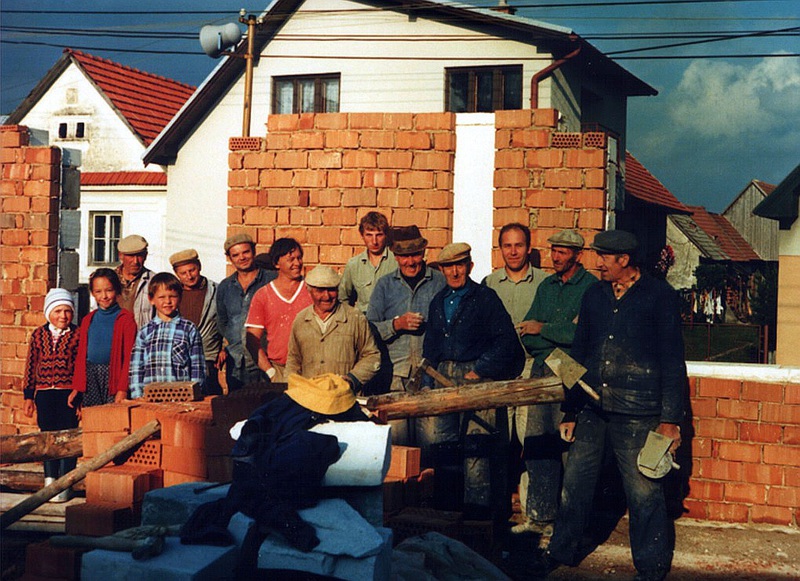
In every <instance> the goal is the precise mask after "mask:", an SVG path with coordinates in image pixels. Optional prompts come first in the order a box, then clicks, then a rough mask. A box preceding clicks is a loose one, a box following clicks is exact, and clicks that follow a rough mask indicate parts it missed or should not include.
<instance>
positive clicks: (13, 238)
mask: <svg viewBox="0 0 800 581" xmlns="http://www.w3.org/2000/svg"><path fill="white" fill-rule="evenodd" d="M1 239H2V242H3V244H4V245H6V244H7V245H8V246H25V245H27V244H28V243H29V235H28V233H27V232H26V231H24V230H4V231H3V233H2V238H1Z"/></svg>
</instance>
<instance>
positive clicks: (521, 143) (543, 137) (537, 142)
mask: <svg viewBox="0 0 800 581" xmlns="http://www.w3.org/2000/svg"><path fill="white" fill-rule="evenodd" d="M549 145H550V131H547V130H545V129H527V130H521V131H513V130H512V131H511V147H521V148H524V149H528V148H544V147H548V146H549Z"/></svg>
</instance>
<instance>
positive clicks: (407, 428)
mask: <svg viewBox="0 0 800 581" xmlns="http://www.w3.org/2000/svg"><path fill="white" fill-rule="evenodd" d="M391 236H392V252H393V253H394V256H395V259H396V260H397V264H398V268H397V270H395V271H394V272H391V273H389V274H387V275H386V276H384V277H383V278H381V279H379V280H378V282H377V283H376V284H375V290H374V291H373V292H372V297H371V298H370V301H369V308H368V309H367V319H368V320H369V322H370V323H372V324H373V325H374V326H375V329H376V331H377V333H378V335H379V337H380V339H381V341H383V343H384V344H385V345H386V347H387V349H388V352H389V359H390V360H391V368H392V369H391V374H392V383H391V391H405V390H406V386H407V384H408V382H409V379H410V378H411V376H412V374H413V372H414V371H415V370H416V368H417V367H418V366H419V363H420V361H421V360H422V342H423V339H424V337H425V321H426V320H427V318H428V307H429V306H430V304H431V300H432V299H433V297H434V295H436V293H438V292H439V291H440V290H442V289H443V288H444V287H445V284H446V283H445V281H444V276H443V275H442V273H441V272H439V271H438V270H434V269H432V268H429V267H428V266H427V265H426V264H425V248H427V246H428V241H427V240H426V239H425V238H423V237H422V234H421V233H420V231H419V228H418V227H417V226H403V227H399V228H392V233H391ZM435 422H436V418H419V419H418V420H413V419H408V420H396V421H393V422H392V442H393V443H394V444H397V445H405V446H409V445H416V446H419V447H421V448H423V450H424V451H425V455H426V456H427V449H428V447H429V445H430V444H431V443H432V441H431V438H432V437H433V435H434V434H433V431H434V426H433V424H434V423H435ZM415 432H416V433H415Z"/></svg>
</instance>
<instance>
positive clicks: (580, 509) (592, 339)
mask: <svg viewBox="0 0 800 581" xmlns="http://www.w3.org/2000/svg"><path fill="white" fill-rule="evenodd" d="M591 247H592V248H593V249H594V251H595V252H596V253H597V268H598V270H599V271H600V275H601V279H602V280H601V282H600V283H598V284H596V285H594V286H592V287H590V288H589V289H588V290H587V291H586V293H585V294H584V297H583V301H582V303H581V310H580V315H579V318H578V325H577V329H576V331H575V339H574V342H573V344H572V356H573V357H574V358H575V359H576V360H577V362H578V363H580V364H581V365H583V366H584V367H586V369H587V372H586V374H585V375H584V377H583V379H584V380H585V381H586V383H588V384H589V385H590V386H592V387H593V388H594V389H595V390H597V391H598V392H599V393H600V396H601V397H600V401H594V400H593V399H591V398H590V397H588V396H587V395H586V394H585V392H584V391H583V390H580V389H574V388H573V389H571V390H569V392H568V393H567V399H566V401H565V402H564V404H563V405H562V410H563V411H564V412H565V417H564V421H563V422H562V423H561V426H560V431H561V436H562V438H563V439H564V440H567V441H570V442H572V446H571V447H570V451H569V457H568V459H567V464H566V467H565V473H564V485H563V493H562V496H561V506H560V508H559V511H558V516H557V517H556V523H555V533H554V535H553V539H552V541H551V543H550V547H549V550H548V551H547V552H546V553H544V554H543V555H542V559H541V560H540V561H539V562H538V563H537V565H536V567H535V568H536V571H535V573H538V574H544V573H547V572H549V571H551V570H552V569H554V568H556V567H558V566H559V565H562V564H566V565H570V566H575V565H577V564H578V562H579V561H580V559H581V557H582V555H581V554H580V553H579V551H580V548H581V547H580V542H581V537H582V534H583V532H584V530H585V528H586V524H587V522H586V520H587V517H588V515H589V514H590V508H591V505H592V496H593V494H594V488H595V483H596V481H597V477H598V472H599V469H600V465H601V461H602V456H603V450H604V448H605V447H606V446H609V447H610V449H611V451H612V452H613V457H614V459H615V460H616V463H617V467H618V468H619V471H620V473H621V476H622V482H623V486H624V489H625V496H626V498H627V502H628V510H629V514H630V544H631V552H632V554H633V563H634V566H635V567H636V570H637V576H636V579H638V580H648V581H651V580H661V579H664V578H665V577H666V575H667V573H668V572H669V570H670V567H671V564H672V554H673V549H674V540H675V535H674V526H673V523H672V521H671V519H670V518H669V515H668V514H667V508H666V503H665V500H664V491H663V488H662V484H661V481H659V480H657V479H653V478H648V477H646V476H644V474H643V473H642V471H640V468H639V467H638V464H639V463H640V462H641V458H640V457H639V454H640V452H642V454H643V455H644V454H645V450H643V448H645V442H648V434H649V432H651V431H654V432H656V433H658V434H661V435H663V436H666V437H667V438H668V439H671V440H672V442H671V444H668V446H667V447H668V448H669V450H670V452H673V453H674V451H675V450H676V449H677V448H678V446H679V445H680V442H681V434H680V427H679V423H680V422H681V421H682V420H683V417H684V401H685V388H686V385H687V379H686V363H685V361H684V351H683V337H682V335H681V318H680V309H679V301H678V296H677V294H676V293H675V291H674V290H673V289H672V288H671V287H670V286H669V285H668V284H667V283H666V282H663V281H660V280H657V279H654V278H652V277H651V276H649V275H648V274H647V273H644V272H642V270H641V269H640V267H639V264H638V262H637V255H636V251H637V249H638V241H637V239H636V237H635V236H633V235H632V234H630V233H628V232H624V231H621V230H610V231H607V232H601V233H600V234H598V235H597V236H596V237H595V239H594V242H593V243H592V245H591ZM648 446H649V442H648ZM664 451H666V448H665V449H664Z"/></svg>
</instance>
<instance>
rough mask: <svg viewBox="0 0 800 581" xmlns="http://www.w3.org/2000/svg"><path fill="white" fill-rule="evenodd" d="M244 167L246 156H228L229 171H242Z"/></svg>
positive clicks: (232, 154) (240, 154)
mask: <svg viewBox="0 0 800 581" xmlns="http://www.w3.org/2000/svg"><path fill="white" fill-rule="evenodd" d="M243 167H244V154H243V153H237V152H231V153H229V154H228V169H242V168H243Z"/></svg>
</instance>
